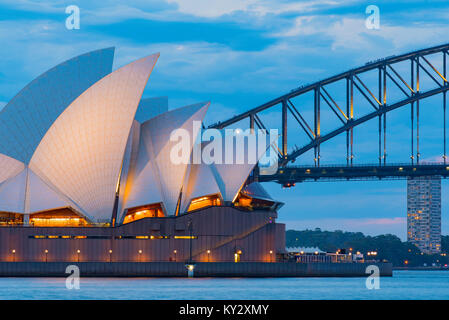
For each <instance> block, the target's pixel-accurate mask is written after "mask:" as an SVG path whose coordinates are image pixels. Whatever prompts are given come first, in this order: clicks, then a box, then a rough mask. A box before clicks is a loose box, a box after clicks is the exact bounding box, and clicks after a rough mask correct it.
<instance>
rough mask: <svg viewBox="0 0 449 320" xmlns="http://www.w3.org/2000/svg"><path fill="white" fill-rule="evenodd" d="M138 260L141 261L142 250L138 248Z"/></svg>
mask: <svg viewBox="0 0 449 320" xmlns="http://www.w3.org/2000/svg"><path fill="white" fill-rule="evenodd" d="M139 262H142V250H139Z"/></svg>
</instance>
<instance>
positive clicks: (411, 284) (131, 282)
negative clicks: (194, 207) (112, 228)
mask: <svg viewBox="0 0 449 320" xmlns="http://www.w3.org/2000/svg"><path fill="white" fill-rule="evenodd" d="M65 282H66V280H65V278H0V299H2V300H4V299H45V300H46V299H58V300H61V299H62V300H69V299H88V300H90V299H101V300H103V299H194V300H195V299H199V300H202V299H217V300H221V299H230V300H235V299H237V300H240V299H248V300H259V299H260V300H276V299H282V300H284V299H285V300H292V299H299V300H301V299H312V300H317V299H387V300H391V299H449V272H448V271H394V275H393V277H385V278H381V279H380V289H378V290H368V289H367V288H366V284H365V282H366V278H198V279H195V278H192V279H189V278H81V279H80V289H79V290H77V289H71V290H69V289H67V288H66V283H65Z"/></svg>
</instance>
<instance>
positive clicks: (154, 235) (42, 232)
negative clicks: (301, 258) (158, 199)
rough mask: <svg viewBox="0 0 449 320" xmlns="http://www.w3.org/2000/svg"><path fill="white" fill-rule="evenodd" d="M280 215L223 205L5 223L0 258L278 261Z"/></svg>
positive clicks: (281, 240) (281, 233)
mask: <svg viewBox="0 0 449 320" xmlns="http://www.w3.org/2000/svg"><path fill="white" fill-rule="evenodd" d="M276 218H277V213H276V212H273V211H264V210H255V211H244V210H241V209H237V208H234V207H224V206H223V207H208V208H204V209H199V210H197V211H193V212H191V213H188V214H184V215H180V216H176V217H157V218H144V219H141V220H137V221H134V222H130V223H127V224H124V225H119V226H116V227H33V226H2V227H0V262H184V261H186V260H188V259H190V255H192V258H193V259H194V260H195V261H198V262H234V261H235V259H236V258H237V259H238V260H239V261H241V262H250V261H257V262H274V261H276V256H278V255H279V254H281V253H283V252H285V225H284V224H279V223H276V222H275V220H276ZM236 255H237V256H236Z"/></svg>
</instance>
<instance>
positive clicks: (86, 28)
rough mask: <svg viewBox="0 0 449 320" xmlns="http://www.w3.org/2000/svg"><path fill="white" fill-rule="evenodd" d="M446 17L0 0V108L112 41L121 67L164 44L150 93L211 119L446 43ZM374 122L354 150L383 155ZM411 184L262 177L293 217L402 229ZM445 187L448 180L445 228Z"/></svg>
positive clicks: (433, 9)
mask: <svg viewBox="0 0 449 320" xmlns="http://www.w3.org/2000/svg"><path fill="white" fill-rule="evenodd" d="M73 4H74V5H77V6H79V8H80V11H81V28H80V30H67V29H66V28H65V19H66V18H67V16H68V15H67V14H66V13H65V8H66V7H67V6H68V5H73ZM371 4H374V5H377V6H378V7H379V8H380V29H379V30H369V29H367V28H366V27H365V19H366V17H367V15H366V13H365V9H366V7H367V6H368V5H371ZM448 20H449V3H448V2H447V1H394V3H393V2H392V1H350V0H346V1H334V0H310V1H307V0H306V1H282V0H279V1H265V0H226V1H225V0H166V1H162V0H160V1H159V0H158V1H156V0H137V1H134V0H129V1H123V2H119V1H108V0H106V1H96V3H95V4H92V1H29V0H2V1H0V43H1V44H2V46H1V50H0V108H1V107H2V106H3V105H5V104H6V102H7V101H9V100H10V99H11V98H12V97H13V96H14V95H15V94H16V93H17V92H18V91H19V90H20V89H21V88H22V87H23V86H25V85H26V84H27V83H28V82H29V81H31V80H32V79H33V78H35V77H36V76H38V75H39V74H40V73H42V72H44V71H46V70H47V69H49V68H51V67H52V66H54V65H56V64H58V63H60V62H62V61H64V60H66V59H69V58H71V57H73V56H75V55H78V54H81V53H84V52H87V51H91V50H94V49H98V48H103V47H108V46H115V47H116V60H115V68H116V67H119V66H121V65H124V64H126V63H128V62H129V61H132V60H134V59H136V58H139V57H141V56H144V55H147V54H150V53H154V52H160V53H161V57H160V59H159V61H158V64H157V66H156V68H155V70H154V72H153V74H152V76H151V78H150V81H149V84H148V87H147V89H146V90H145V93H144V96H146V97H150V96H161V95H164V96H169V99H170V106H171V107H172V108H175V107H180V106H182V105H185V104H189V103H193V102H198V101H205V100H210V101H211V102H212V107H211V109H210V112H209V115H208V117H207V119H206V122H207V123H212V122H215V121H217V120H220V119H221V120H222V119H225V118H228V117H230V116H232V115H234V114H238V113H240V112H242V111H244V110H247V109H249V108H252V107H255V106H257V105H259V104H261V103H264V102H266V101H267V100H269V99H272V98H275V97H277V96H279V95H281V94H284V93H286V92H288V91H290V90H291V89H293V88H296V87H298V86H300V85H302V84H305V83H309V82H313V81H316V80H319V79H321V78H325V77H327V76H331V75H333V74H335V73H338V72H341V71H344V70H347V69H349V68H352V67H356V66H359V65H362V64H364V63H365V62H367V61H370V60H374V59H377V58H381V57H386V56H390V55H393V54H399V53H402V52H407V51H411V50H415V49H419V48H424V47H428V46H432V45H438V44H442V43H446V42H449V37H448V36H447V35H448V34H449V25H448V23H447V21H448ZM424 105H425V104H424ZM435 105H438V100H429V101H428V102H427V106H428V108H432V107H434V106H435ZM408 112H409V111H407V110H404V111H398V112H396V113H395V114H392V115H391V118H390V119H391V125H390V128H391V131H392V135H394V136H395V138H393V139H390V141H389V146H391V147H392V148H391V149H393V151H392V152H391V157H390V158H389V159H391V161H396V162H405V161H407V159H408V156H409V155H408V154H407V152H408V151H407V150H406V147H405V146H408V143H409V142H408V136H409V133H408V132H409V131H408V130H409V123H408V122H407V121H405V120H403V119H406V118H407V117H406V116H405V115H407V114H408ZM309 116H310V114H309ZM265 117H266V118H265V119H267V120H266V121H268V122H269V123H270V119H272V118H273V117H271V116H270V113H268V114H267V115H265ZM426 117H427V118H426ZM439 117H440V115H439V114H438V112H429V113H428V115H427V116H424V119H423V127H422V131H423V141H424V142H425V144H424V142H423V145H426V146H428V147H427V149H425V148H426V147H423V152H422V153H423V156H424V158H425V159H438V156H440V155H441V152H440V149H441V148H440V145H441V143H440V142H439V141H437V140H435V139H434V137H435V135H436V133H438V132H439V131H438V130H440V129H441V125H440V122H439V121H440V118H439ZM328 120H329V123H331V122H332V119H328ZM323 121H326V119H325V120H323ZM426 121H427V122H426ZM370 129H373V130H374V127H370V125H367V126H366V128H365V129H361V130H360V131H359V132H358V134H357V138H356V145H357V146H356V152H358V153H357V156H358V158H356V161H360V162H374V161H375V160H376V159H375V157H374V156H373V154H371V153H370V151H369V150H370V148H372V147H373V146H376V144H375V142H374V141H375V138H374V136H372V135H371V133H372V131H373V130H370ZM426 133H427V138H426V136H425V134H426ZM293 135H294V133H293ZM426 139H427V140H426ZM295 141H296V140H295ZM298 141H299V138H298ZM335 141H336V142H335V143H334V144H333V146H331V147H329V149H327V151H326V150H325V148H324V147H323V161H325V159H327V161H328V162H329V163H336V162H339V161H340V160H341V158H336V157H334V156H333V155H334V154H336V153H338V152H336V151H335V148H337V147H338V146H339V145H342V143H343V142H342V141H343V140H338V139H337V140H335ZM298 143H300V142H298ZM439 148H440V149H439ZM308 160H310V159H306V158H304V160H303V159H300V160H299V162H300V163H302V162H307V161H308ZM340 162H341V161H340ZM405 186H406V182H405V181H394V182H391V181H390V182H378V181H373V182H339V183H327V182H326V183H304V184H297V185H296V187H295V188H293V189H289V190H283V189H281V188H280V186H278V185H276V184H267V185H266V188H267V189H268V190H269V192H270V193H272V195H274V196H275V197H277V198H279V199H280V200H281V201H284V202H285V203H286V205H285V206H284V208H283V209H281V211H280V212H279V215H280V221H283V222H286V223H287V228H297V229H303V228H306V227H307V228H315V227H321V228H323V229H329V230H335V229H342V230H351V231H363V232H365V233H368V234H380V233H394V234H397V235H398V236H400V237H401V238H404V237H405V234H406V229H405V228H406V220H405V217H406V193H405V192H406V189H405ZM447 189H448V185H447V183H446V182H443V213H442V214H443V217H442V219H443V222H442V223H443V233H446V234H447V233H449V221H447V220H448V219H447V210H448V200H447V199H446V197H445V196H444V195H445V193H446V191H447Z"/></svg>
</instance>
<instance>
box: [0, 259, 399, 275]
mask: <svg viewBox="0 0 449 320" xmlns="http://www.w3.org/2000/svg"><path fill="white" fill-rule="evenodd" d="M373 264H374V265H376V266H378V267H379V271H380V275H381V276H387V277H391V276H392V275H393V271H392V270H393V268H392V264H391V263H372V264H368V263H282V262H278V263H276V262H273V263H271V262H239V263H233V262H198V263H195V269H194V277H366V276H368V274H367V273H366V268H367V267H368V266H369V265H373ZM69 265H76V266H78V267H79V268H80V276H81V277H187V269H186V267H185V263H183V262H0V277H67V276H68V274H67V273H65V271H66V268H67V266H69Z"/></svg>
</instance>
